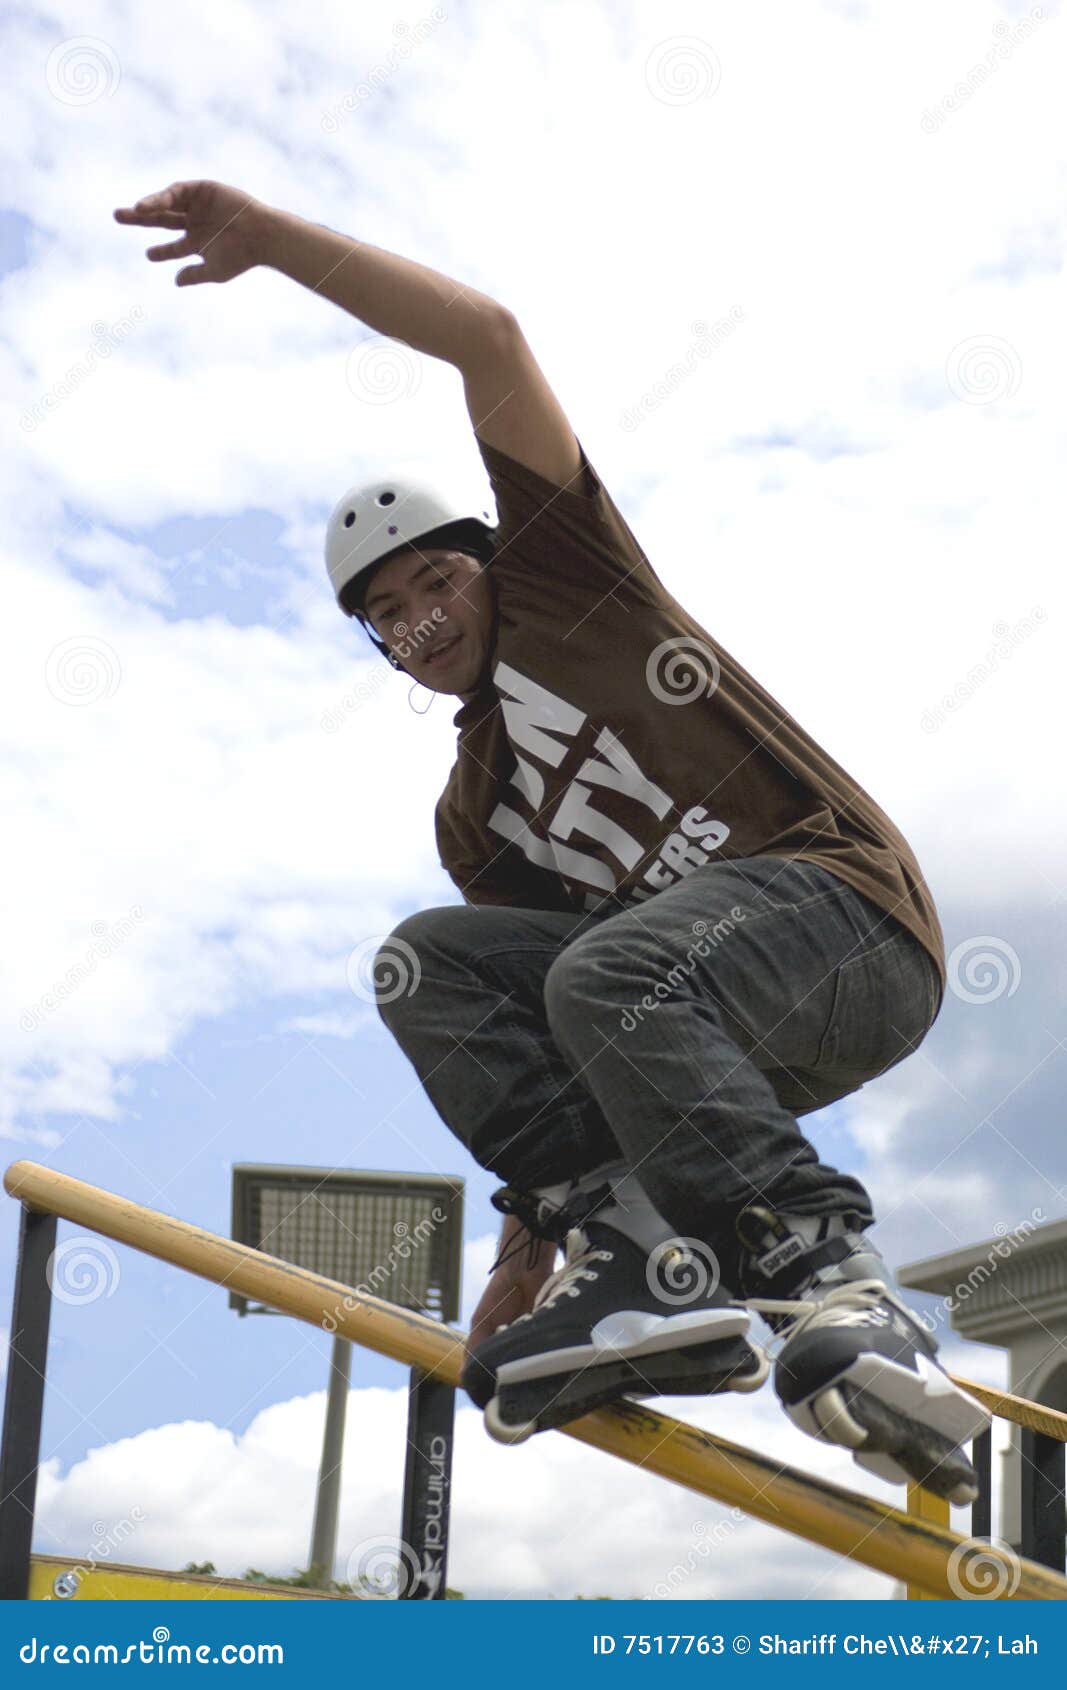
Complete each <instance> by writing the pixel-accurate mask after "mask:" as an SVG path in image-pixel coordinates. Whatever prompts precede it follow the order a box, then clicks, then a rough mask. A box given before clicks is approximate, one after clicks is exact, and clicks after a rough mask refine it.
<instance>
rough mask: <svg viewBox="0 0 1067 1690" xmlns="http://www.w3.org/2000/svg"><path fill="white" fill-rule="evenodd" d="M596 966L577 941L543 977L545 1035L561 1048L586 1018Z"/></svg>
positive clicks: (588, 950)
mask: <svg viewBox="0 0 1067 1690" xmlns="http://www.w3.org/2000/svg"><path fill="white" fill-rule="evenodd" d="M596 973H597V966H596V963H595V961H594V958H593V956H592V954H591V950H590V949H589V948H587V947H584V946H583V944H582V942H581V940H577V941H576V942H575V943H574V944H573V945H568V947H567V949H566V950H565V951H561V952H560V954H559V956H558V957H557V958H556V959H555V961H554V962H553V963H552V964H551V966H550V967H549V969H548V972H547V973H546V975H545V983H544V991H543V998H544V1005H545V1018H546V1020H547V1022H548V1028H549V1032H550V1033H551V1034H552V1036H553V1038H554V1039H555V1040H556V1043H557V1044H559V1045H561V1046H564V1045H565V1044H566V1041H567V1037H568V1034H570V1033H572V1032H573V1030H574V1028H575V1027H576V1026H579V1025H581V1024H582V1023H583V1022H584V1021H587V1020H588V1019H589V1013H590V1007H591V1000H592V997H593V992H594V978H595V975H596Z"/></svg>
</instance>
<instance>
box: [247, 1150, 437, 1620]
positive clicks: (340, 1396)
mask: <svg viewBox="0 0 1067 1690" xmlns="http://www.w3.org/2000/svg"><path fill="white" fill-rule="evenodd" d="M232 1202H233V1216H232V1227H231V1231H232V1236H233V1237H234V1238H235V1239H236V1240H237V1241H238V1242H239V1243H242V1244H248V1245H251V1246H252V1248H253V1249H255V1250H263V1251H265V1252H266V1253H267V1254H268V1255H271V1256H277V1257H279V1258H280V1260H282V1261H284V1262H292V1263H293V1264H294V1266H296V1267H302V1268H308V1269H310V1271H311V1272H312V1273H317V1274H322V1275H324V1276H325V1277H326V1278H327V1279H334V1280H337V1281H339V1282H340V1283H341V1284H342V1285H346V1286H351V1287H352V1289H353V1290H356V1291H361V1292H364V1293H367V1292H369V1293H370V1294H371V1295H373V1296H375V1297H381V1298H382V1299H384V1301H386V1302H390V1303H395V1304H397V1305H398V1306H399V1307H401V1308H406V1309H417V1310H418V1311H419V1313H421V1314H429V1315H435V1316H436V1317H437V1318H438V1319H439V1320H441V1321H443V1322H449V1321H454V1320H455V1319H456V1318H457V1316H458V1314H459V1296H460V1284H459V1281H460V1268H461V1264H462V1253H463V1181H462V1179H460V1178H459V1177H458V1176H452V1175H427V1174H407V1173H380V1172H378V1171H376V1170H371V1171H368V1170H355V1171H354V1170H337V1169H333V1168H309V1167H288V1166H279V1165H277V1164H271V1163H252V1162H242V1163H237V1164H235V1166H234V1169H233V1191H232ZM230 1307H231V1308H233V1309H236V1310H237V1312H238V1313H239V1314H241V1315H246V1314H274V1313H275V1312H276V1311H275V1310H273V1309H268V1308H265V1307H264V1306H262V1305H259V1304H254V1303H252V1302H250V1300H249V1299H248V1298H247V1297H243V1296H240V1295H239V1294H238V1293H237V1292H234V1291H231V1292H230ZM351 1350H352V1346H351V1344H350V1343H349V1342H348V1340H347V1339H345V1338H341V1337H340V1336H338V1335H337V1334H336V1332H335V1333H334V1338H333V1347H332V1350H331V1355H330V1377H329V1386H328V1389H327V1393H326V1420H325V1425H324V1429H323V1440H322V1460H321V1462H320V1465H319V1477H318V1485H317V1488H316V1496H315V1520H314V1526H313V1528H312V1534H311V1555H310V1562H311V1568H312V1577H313V1579H314V1581H315V1583H316V1584H318V1585H319V1586H321V1587H328V1586H329V1584H330V1582H331V1580H332V1578H333V1567H334V1560H335V1558H336V1553H337V1516H338V1507H339V1503H340V1496H341V1461H342V1452H343V1446H344V1423H345V1410H346V1407H347V1404H348V1389H349V1369H350V1363H351ZM454 1411H455V1390H454V1389H453V1387H452V1386H450V1385H443V1384H441V1382H440V1381H439V1380H436V1379H433V1378H430V1377H428V1376H425V1375H422V1374H420V1373H419V1370H418V1369H417V1368H413V1369H412V1371H411V1378H410V1391H409V1402H408V1427H407V1442H408V1454H407V1461H406V1466H405V1473H404V1499H403V1509H402V1516H401V1521H402V1523H401V1539H400V1546H399V1553H398V1570H397V1595H398V1596H399V1597H402V1598H404V1599H407V1600H418V1601H425V1600H432V1599H437V1600H440V1599H441V1598H443V1597H444V1594H445V1571H446V1561H447V1553H448V1518H449V1490H450V1484H451V1467H452V1427H453V1418H454Z"/></svg>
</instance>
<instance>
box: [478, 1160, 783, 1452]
mask: <svg viewBox="0 0 1067 1690" xmlns="http://www.w3.org/2000/svg"><path fill="white" fill-rule="evenodd" d="M612 1172H613V1173H614V1170H612ZM493 1201H494V1203H495V1205H496V1207H497V1208H500V1209H502V1210H503V1211H504V1212H505V1213H511V1214H516V1215H518V1217H519V1219H520V1220H522V1222H523V1224H524V1225H525V1226H526V1228H527V1230H528V1231H530V1232H532V1233H534V1234H535V1236H538V1237H544V1238H550V1239H554V1240H555V1241H557V1242H559V1241H562V1242H563V1245H564V1252H565V1259H564V1262H563V1266H562V1267H560V1268H559V1269H558V1270H557V1271H556V1272H555V1273H554V1274H552V1275H551V1277H550V1278H549V1279H547V1280H546V1281H545V1283H544V1285H543V1286H542V1287H541V1289H540V1291H539V1292H538V1294H537V1297H536V1299H535V1302H534V1307H533V1309H532V1311H531V1312H530V1313H529V1314H523V1315H520V1316H519V1318H518V1319H517V1320H514V1321H512V1322H511V1324H510V1325H509V1326H503V1327H501V1328H499V1329H498V1331H497V1332H496V1333H494V1335H493V1336H492V1337H491V1338H487V1339H486V1340H485V1341H484V1342H483V1343H481V1344H479V1346H478V1348H477V1349H476V1350H475V1351H474V1352H473V1354H472V1355H471V1356H469V1357H468V1359H467V1362H466V1365H465V1367H464V1370H463V1378H462V1383H463V1385H464V1388H465V1389H466V1390H467V1392H468V1393H469V1395H470V1396H471V1398H472V1399H473V1400H474V1402H475V1403H477V1405H478V1406H479V1408H482V1409H483V1410H484V1412H485V1425H486V1430H487V1431H488V1432H489V1434H490V1436H491V1437H493V1438H496V1439H497V1440H498V1441H499V1442H501V1443H520V1442H522V1441H523V1440H524V1439H525V1438H528V1437H530V1436H531V1435H532V1434H533V1433H534V1432H538V1431H545V1430H547V1429H548V1428H549V1427H552V1426H562V1425H564V1424H565V1423H566V1422H567V1421H568V1420H573V1419H576V1418H577V1417H578V1416H580V1415H582V1414H587V1413H589V1412H590V1410H591V1409H594V1408H599V1407H600V1406H602V1405H603V1404H604V1403H608V1402H613V1401H615V1400H617V1399H618V1398H619V1397H622V1396H659V1395H676V1394H693V1393H696V1392H699V1393H701V1394H706V1393H711V1392H718V1391H751V1390H757V1389H758V1388H759V1386H760V1385H762V1383H763V1381H764V1380H765V1379H766V1377H767V1375H768V1373H769V1371H770V1368H769V1363H768V1361H767V1358H766V1356H765V1355H764V1354H763V1352H762V1351H760V1350H757V1349H755V1348H754V1347H753V1346H752V1345H751V1344H749V1343H748V1342H747V1341H746V1339H745V1333H746V1331H747V1329H748V1325H749V1316H748V1312H747V1310H746V1309H745V1308H744V1307H743V1306H742V1305H741V1304H740V1303H738V1302H736V1301H733V1300H732V1299H731V1296H730V1293H729V1292H728V1291H727V1290H725V1289H723V1288H722V1287H721V1286H720V1285H719V1283H718V1268H717V1263H716V1260H715V1257H714V1254H713V1252H712V1251H711V1250H710V1248H709V1247H708V1246H706V1245H701V1244H700V1243H699V1242H697V1241H695V1240H692V1239H679V1238H678V1237H677V1236H676V1235H675V1234H674V1232H673V1231H672V1229H671V1227H670V1226H669V1224H668V1223H667V1222H666V1221H665V1220H664V1219H663V1217H662V1216H661V1215H659V1214H658V1213H657V1211H656V1210H655V1209H654V1208H653V1206H652V1204H651V1203H650V1202H649V1199H648V1198H647V1196H646V1195H645V1193H644V1192H643V1191H642V1190H641V1188H640V1186H639V1185H638V1183H637V1181H636V1180H635V1179H634V1178H633V1176H632V1175H630V1174H626V1173H625V1171H624V1170H623V1171H619V1173H618V1177H612V1178H607V1179H606V1178H605V1171H604V1170H598V1171H597V1173H596V1174H595V1175H592V1176H590V1175H586V1176H585V1178H584V1180H581V1181H576V1182H574V1183H573V1184H571V1185H570V1186H569V1187H568V1186H561V1187H554V1188H549V1189H543V1190H541V1191H539V1192H536V1193H534V1194H533V1195H532V1197H531V1196H525V1197H524V1196H521V1195H520V1194H518V1193H515V1192H511V1191H508V1190H505V1191H504V1192H498V1193H497V1194H496V1196H495V1197H494V1199H493Z"/></svg>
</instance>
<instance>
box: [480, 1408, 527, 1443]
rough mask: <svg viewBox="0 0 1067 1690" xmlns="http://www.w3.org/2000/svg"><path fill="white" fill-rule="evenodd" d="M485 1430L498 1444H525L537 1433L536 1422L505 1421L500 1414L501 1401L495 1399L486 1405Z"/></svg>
mask: <svg viewBox="0 0 1067 1690" xmlns="http://www.w3.org/2000/svg"><path fill="white" fill-rule="evenodd" d="M483 1419H484V1420H485V1429H486V1431H487V1432H488V1433H489V1436H490V1437H491V1438H493V1439H495V1441H496V1442H497V1443H498V1444H524V1443H525V1442H526V1440H527V1438H532V1437H533V1435H534V1433H535V1432H536V1431H537V1421H536V1420H519V1421H511V1420H504V1419H502V1418H501V1414H500V1399H499V1397H493V1398H492V1399H491V1401H490V1402H488V1403H487V1404H486V1407H485V1412H484V1415H483Z"/></svg>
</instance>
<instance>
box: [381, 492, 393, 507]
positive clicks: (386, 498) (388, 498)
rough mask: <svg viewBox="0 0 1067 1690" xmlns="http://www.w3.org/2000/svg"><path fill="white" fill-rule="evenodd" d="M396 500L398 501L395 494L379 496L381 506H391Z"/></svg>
mask: <svg viewBox="0 0 1067 1690" xmlns="http://www.w3.org/2000/svg"><path fill="white" fill-rule="evenodd" d="M395 499H396V494H395V493H379V494H378V503H379V504H380V505H391V504H392V503H393V502H394V500H395Z"/></svg>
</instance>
